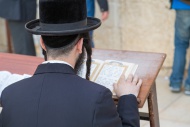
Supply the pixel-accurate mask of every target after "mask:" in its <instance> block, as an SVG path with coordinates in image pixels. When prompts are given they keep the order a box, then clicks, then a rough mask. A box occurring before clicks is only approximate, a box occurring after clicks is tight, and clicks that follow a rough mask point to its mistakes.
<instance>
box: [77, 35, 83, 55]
mask: <svg viewBox="0 0 190 127" xmlns="http://www.w3.org/2000/svg"><path fill="white" fill-rule="evenodd" d="M82 46H83V38H81V39H80V40H79V41H78V43H77V44H76V48H77V51H78V53H80V54H81V53H82Z"/></svg>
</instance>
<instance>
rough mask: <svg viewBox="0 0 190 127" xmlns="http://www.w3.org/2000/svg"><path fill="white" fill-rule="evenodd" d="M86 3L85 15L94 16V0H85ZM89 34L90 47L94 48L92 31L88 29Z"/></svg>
mask: <svg viewBox="0 0 190 127" xmlns="http://www.w3.org/2000/svg"><path fill="white" fill-rule="evenodd" d="M86 4H87V16H88V17H94V15H95V1H94V0H86ZM89 34H90V39H91V41H90V43H91V47H92V48H94V40H93V31H90V32H89Z"/></svg>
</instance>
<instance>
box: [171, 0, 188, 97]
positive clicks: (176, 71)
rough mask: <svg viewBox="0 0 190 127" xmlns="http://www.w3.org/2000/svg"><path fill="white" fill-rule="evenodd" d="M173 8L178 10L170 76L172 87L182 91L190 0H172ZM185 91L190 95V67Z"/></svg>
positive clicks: (172, 89) (174, 90) (173, 89)
mask: <svg viewBox="0 0 190 127" xmlns="http://www.w3.org/2000/svg"><path fill="white" fill-rule="evenodd" d="M171 2H172V8H173V9H175V10H176V20H175V37H174V46H175V50H174V61H173V68H172V74H171V76H170V89H171V91H172V92H180V91H181V86H182V84H183V79H184V71H185V65H186V54H187V49H188V48H189V40H190V0H172V1H171ZM184 90H185V91H184V93H185V94H186V95H190V67H189V69H188V74H187V78H186V80H185V82H184Z"/></svg>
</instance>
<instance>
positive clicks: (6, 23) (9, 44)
mask: <svg viewBox="0 0 190 127" xmlns="http://www.w3.org/2000/svg"><path fill="white" fill-rule="evenodd" d="M5 26H6V33H7V46H8V47H7V51H8V52H9V53H12V52H13V51H12V45H11V35H10V29H9V26H8V22H7V21H6V22H5Z"/></svg>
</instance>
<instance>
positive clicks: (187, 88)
mask: <svg viewBox="0 0 190 127" xmlns="http://www.w3.org/2000/svg"><path fill="white" fill-rule="evenodd" d="M184 93H185V94H186V95H189V96H190V85H186V86H185V90H184Z"/></svg>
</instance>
